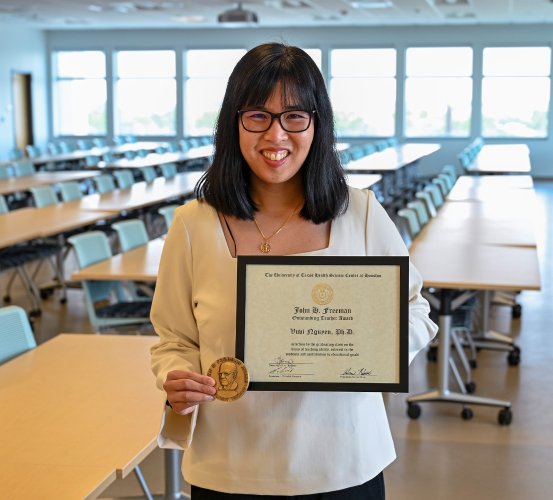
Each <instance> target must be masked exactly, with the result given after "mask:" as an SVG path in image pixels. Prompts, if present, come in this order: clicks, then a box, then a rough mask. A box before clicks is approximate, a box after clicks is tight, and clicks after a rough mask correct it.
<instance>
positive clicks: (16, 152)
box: [8, 148, 23, 160]
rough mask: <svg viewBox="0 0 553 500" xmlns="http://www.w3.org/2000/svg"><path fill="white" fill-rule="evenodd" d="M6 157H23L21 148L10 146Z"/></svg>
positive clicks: (14, 158) (11, 158)
mask: <svg viewBox="0 0 553 500" xmlns="http://www.w3.org/2000/svg"><path fill="white" fill-rule="evenodd" d="M8 158H9V159H10V160H20V159H21V158H23V151H22V150H21V148H11V149H10V150H9V151H8Z"/></svg>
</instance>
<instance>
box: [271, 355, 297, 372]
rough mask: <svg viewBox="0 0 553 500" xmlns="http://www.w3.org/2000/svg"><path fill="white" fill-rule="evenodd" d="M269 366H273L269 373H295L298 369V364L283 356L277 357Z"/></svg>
mask: <svg viewBox="0 0 553 500" xmlns="http://www.w3.org/2000/svg"><path fill="white" fill-rule="evenodd" d="M269 366H272V368H271V370H270V371H269V373H293V372H294V370H295V368H296V366H297V365H296V363H295V362H294V361H292V360H291V359H285V358H283V357H282V356H277V357H276V358H275V359H274V360H273V361H272V362H271V363H269Z"/></svg>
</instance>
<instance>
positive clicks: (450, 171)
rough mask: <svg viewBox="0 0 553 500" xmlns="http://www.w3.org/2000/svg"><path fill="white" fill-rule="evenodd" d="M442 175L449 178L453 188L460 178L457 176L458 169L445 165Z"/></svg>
mask: <svg viewBox="0 0 553 500" xmlns="http://www.w3.org/2000/svg"><path fill="white" fill-rule="evenodd" d="M442 173H443V174H445V175H447V176H448V177H449V179H450V181H451V187H453V185H454V184H455V182H456V181H457V179H458V177H459V175H458V174H457V169H456V168H455V167H454V166H453V165H444V166H443V167H442Z"/></svg>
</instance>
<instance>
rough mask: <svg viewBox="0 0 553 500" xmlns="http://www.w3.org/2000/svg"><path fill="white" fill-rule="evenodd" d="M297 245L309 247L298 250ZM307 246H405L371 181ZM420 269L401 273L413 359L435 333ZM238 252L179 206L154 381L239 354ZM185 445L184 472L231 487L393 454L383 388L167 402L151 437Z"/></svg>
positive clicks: (375, 463)
mask: <svg viewBox="0 0 553 500" xmlns="http://www.w3.org/2000/svg"><path fill="white" fill-rule="evenodd" d="M304 255H305V254H304ZM308 255H407V249H406V247H405V245H404V243H403V241H402V239H401V237H400V235H399V233H398V232H397V230H396V228H395V226H394V224H393V222H392V221H391V220H390V218H389V217H388V215H387V214H386V212H385V210H384V209H383V208H382V206H381V205H380V204H379V203H378V201H377V200H376V198H375V196H374V194H373V193H372V192H371V191H361V190H357V189H353V188H350V203H349V207H348V209H347V211H346V213H345V214H343V215H342V216H340V217H338V218H336V219H335V220H333V222H332V226H331V233H330V243H329V246H328V247H327V248H325V249H323V250H317V251H315V252H309V253H308ZM421 287H422V279H421V277H420V274H419V273H418V271H417V270H416V269H415V268H414V267H413V266H412V265H411V266H410V273H409V358H410V360H412V359H413V358H414V357H415V355H416V354H417V352H419V351H420V350H421V349H422V348H423V347H424V346H425V345H426V344H427V343H428V342H429V341H430V340H431V339H432V338H433V337H434V335H435V334H436V331H437V327H436V325H435V324H434V323H433V322H432V321H431V320H430V319H429V318H428V312H429V306H428V303H427V302H426V300H425V299H424V298H423V297H422V296H421V295H420V290H421ZM235 307H236V259H234V258H233V257H232V256H231V254H230V252H229V249H228V246H227V242H226V239H225V236H224V233H223V230H222V227H221V224H220V222H219V218H218V216H217V212H216V211H215V209H214V208H213V207H211V206H210V205H208V204H207V203H205V202H198V201H192V202H190V203H187V204H186V205H184V206H182V207H180V208H178V209H177V210H176V211H175V214H174V219H173V223H172V225H171V228H170V230H169V233H168V235H167V238H166V240H165V245H164V249H163V255H162V259H161V263H160V268H159V274H158V280H157V285H156V291H155V296H154V301H153V306H152V312H151V320H152V323H153V325H154V328H155V330H156V332H157V334H158V335H159V337H160V341H159V343H158V344H156V345H155V346H154V347H153V348H152V366H153V371H154V373H155V375H156V377H157V386H158V387H159V388H160V389H162V388H163V383H164V382H165V379H166V377H167V373H168V372H169V371H171V370H176V369H179V370H191V371H197V372H201V373H204V374H205V373H206V372H207V369H208V368H209V366H210V365H211V364H212V363H213V361H215V360H216V359H218V358H221V357H224V356H234V354H235V336H236V331H235V318H236V311H235ZM158 442H159V445H160V446H161V447H165V448H182V449H185V450H186V451H185V453H184V460H183V475H184V478H185V479H186V480H187V481H188V482H189V483H191V484H194V485H196V486H200V487H203V488H208V489H212V490H216V491H223V492H227V493H244V494H257V495H303V494H312V493H318V492H323V491H333V490H339V489H344V488H349V487H351V486H355V485H359V484H362V483H364V482H366V481H368V480H370V479H372V478H373V477H374V476H376V475H377V474H379V473H380V472H381V471H382V470H383V469H384V468H385V467H386V466H387V465H388V464H390V463H391V462H392V461H393V460H394V459H395V456H396V455H395V450H394V445H393V441H392V437H391V434H390V429H389V425H388V420H387V416H386V411H385V408H384V403H383V400H382V395H381V394H380V393H352V392H261V391H249V392H247V393H246V394H245V395H244V396H243V397H242V398H241V399H239V400H238V401H234V402H232V403H225V402H220V401H217V400H215V401H213V402H209V403H204V404H201V405H200V406H199V407H197V408H196V410H195V411H194V412H193V413H191V414H188V415H185V416H181V415H178V414H177V413H175V412H173V411H172V410H171V409H170V408H168V407H167V408H166V409H165V411H164V415H163V418H162V427H161V431H160V435H159V438H158Z"/></svg>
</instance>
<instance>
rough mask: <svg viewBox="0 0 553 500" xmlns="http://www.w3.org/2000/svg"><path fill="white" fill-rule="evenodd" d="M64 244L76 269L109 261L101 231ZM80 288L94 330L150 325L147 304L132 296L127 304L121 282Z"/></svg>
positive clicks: (126, 296)
mask: <svg viewBox="0 0 553 500" xmlns="http://www.w3.org/2000/svg"><path fill="white" fill-rule="evenodd" d="M68 241H69V243H70V244H71V245H72V246H73V249H74V250H75V255H76V256H77V262H78V265H79V267H80V268H83V267H87V266H90V265H92V264H95V263H97V262H101V261H103V260H106V259H109V258H111V257H112V253H111V249H110V246H109V241H108V238H107V236H106V235H105V234H104V233H102V232H101V231H89V232H86V233H81V234H78V235H76V236H72V237H71V238H69V239H68ZM82 286H83V291H84V294H85V302H86V308H87V311H88V317H89V320H90V323H91V324H92V326H93V327H94V328H95V329H96V330H100V329H102V328H105V327H117V326H124V325H137V324H144V323H149V322H150V308H151V305H152V303H151V300H140V299H135V297H132V296H131V297H130V299H131V300H129V297H128V293H125V288H124V287H123V283H122V282H120V281H83V282H82ZM132 299H135V300H132ZM106 302H107V303H108V304H107V305H106Z"/></svg>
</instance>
